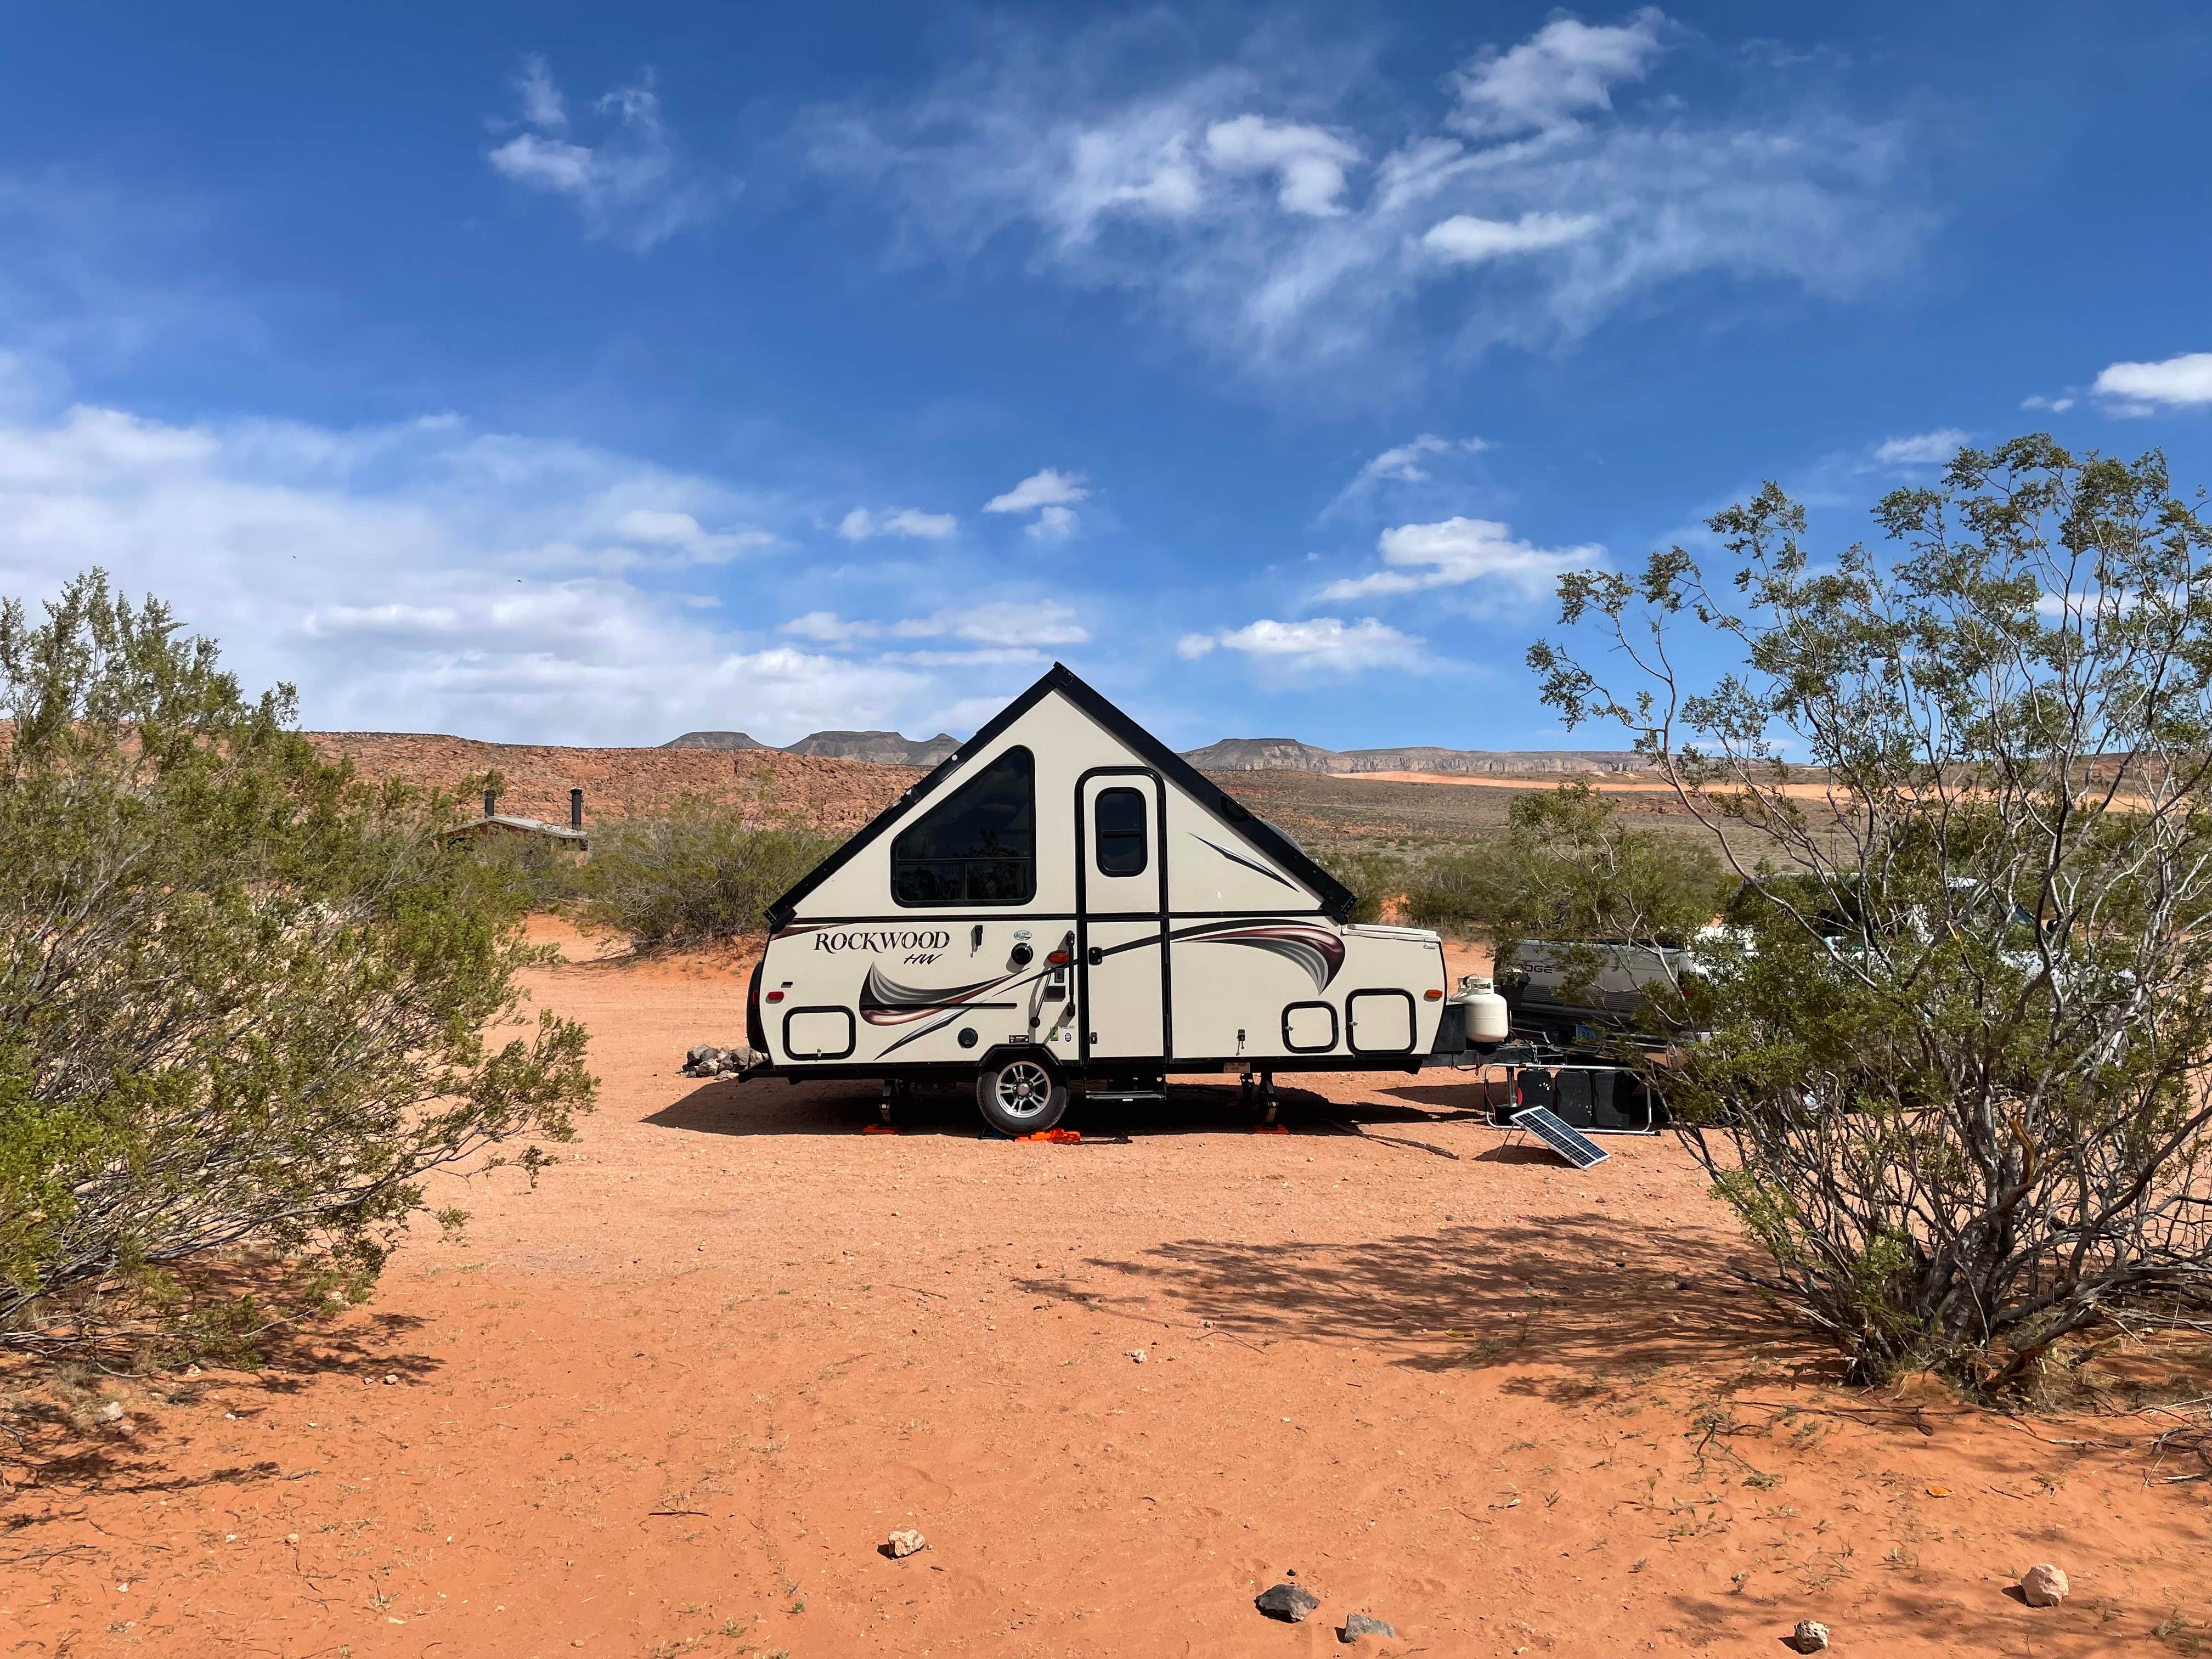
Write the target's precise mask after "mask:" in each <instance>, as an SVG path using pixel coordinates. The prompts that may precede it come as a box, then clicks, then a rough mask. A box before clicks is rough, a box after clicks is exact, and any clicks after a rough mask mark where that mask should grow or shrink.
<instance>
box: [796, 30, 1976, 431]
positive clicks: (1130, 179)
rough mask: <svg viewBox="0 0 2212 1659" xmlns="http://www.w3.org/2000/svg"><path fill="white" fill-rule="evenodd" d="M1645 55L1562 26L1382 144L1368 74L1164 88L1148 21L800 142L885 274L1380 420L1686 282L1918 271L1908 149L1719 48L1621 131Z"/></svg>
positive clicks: (1088, 37)
mask: <svg viewBox="0 0 2212 1659" xmlns="http://www.w3.org/2000/svg"><path fill="white" fill-rule="evenodd" d="M1667 33H1668V26H1667V25H1666V23H1665V20H1664V19H1663V18H1662V17H1661V15H1659V14H1658V13H1656V12H1655V11H1650V10H1645V11H1640V12H1638V13H1636V14H1634V15H1632V17H1631V18H1630V19H1629V21H1627V22H1626V23H1625V24H1620V25H1617V26H1610V27H1593V26H1586V25H1583V24H1581V23H1577V22H1574V21H1571V20H1558V21H1553V22H1551V23H1548V24H1547V25H1545V26H1544V27H1542V28H1541V29H1540V30H1539V31H1537V32H1536V33H1534V35H1533V36H1531V37H1529V38H1528V39H1527V40H1522V41H1521V42H1519V43H1518V44H1512V45H1506V46H1504V47H1503V48H1502V49H1493V50H1491V51H1487V52H1483V53H1481V54H1479V55H1477V56H1476V57H1475V58H1472V59H1470V60H1468V62H1467V63H1466V64H1463V65H1462V67H1461V69H1460V70H1459V73H1458V74H1457V75H1456V76H1455V77H1454V80H1453V82H1452V84H1453V88H1455V92H1454V94H1453V95H1452V97H1451V99H1450V101H1449V103H1447V104H1444V105H1441V106H1432V107H1431V110H1430V111H1429V112H1427V114H1426V115H1425V117H1424V116H1423V115H1421V114H1420V113H1419V112H1418V111H1416V112H1414V113H1413V118H1412V119H1411V121H1410V122H1408V121H1407V120H1405V119H1403V118H1394V119H1393V120H1392V121H1391V122H1390V123H1389V124H1388V125H1384V124H1383V123H1380V122H1379V121H1377V120H1376V118H1375V117H1374V115H1373V113H1372V112H1374V111H1375V110H1376V108H1377V107H1378V100H1377V99H1376V97H1375V96H1373V95H1372V94H1373V93H1374V91H1375V88H1373V87H1372V85H1371V84H1370V83H1369V82H1368V81H1367V80H1366V79H1365V78H1364V76H1365V73H1366V72H1365V70H1364V68H1363V67H1362V66H1361V65H1360V64H1357V63H1347V62H1346V60H1345V55H1344V54H1341V53H1336V54H1327V53H1314V54H1310V55H1307V56H1304V57H1300V56H1298V55H1297V54H1296V53H1293V52H1286V51H1285V49H1284V48H1282V47H1281V46H1280V44H1279V37H1277V36H1273V35H1266V34H1261V35H1255V37H1254V38H1253V39H1252V40H1249V41H1248V42H1247V43H1246V44H1245V46H1244V48H1243V51H1241V52H1238V53H1237V55H1236V56H1235V58H1233V59H1232V60H1229V61H1225V62H1220V63H1217V64H1212V65H1210V66H1207V65H1201V66H1200V67H1198V68H1196V69H1194V70H1183V71H1182V72H1180V73H1179V74H1177V75H1176V76H1172V77H1163V76H1161V75H1160V74H1159V72H1158V70H1157V68H1156V67H1155V66H1156V65H1157V64H1160V63H1162V62H1167V61H1176V59H1178V58H1182V59H1183V60H1185V61H1187V56H1188V39H1187V37H1186V36H1185V34H1184V33H1182V32H1181V30H1180V29H1179V27H1177V26H1176V25H1174V24H1172V23H1171V22H1170V21H1166V20H1164V18H1162V17H1161V16H1158V15H1152V14H1146V15H1142V16H1137V17H1129V18H1124V19H1121V20H1119V21H1113V22H1108V23H1101V24H1098V25H1096V26H1094V27H1090V28H1088V29H1086V30H1084V31H1082V32H1080V33H1075V34H1073V35H1072V36H1069V37H1067V38H1064V39H1058V40H1049V41H1048V40H1043V39H1042V38H1041V37H1040V36H1039V35H1038V34H1036V33H1034V32H1024V31H1021V30H1008V31H1006V32H1004V33H1001V34H1000V35H998V36H996V37H994V44H993V46H992V48H991V51H990V52H989V53H988V54H987V55H986V56H984V57H982V58H979V59H978V60H976V61H975V62H973V63H971V64H969V65H968V66H966V67H964V68H963V69H962V70H958V71H957V72H955V73H953V74H952V75H951V76H948V77H947V78H945V80H944V81H942V82H940V83H939V84H938V85H937V86H935V87H934V88H931V89H929V90H928V91H927V92H926V93H924V94H921V96H919V97H917V98H915V100H911V101H909V102H908V103H906V104H903V105H894V106H882V105H874V106H860V105H857V104H854V105H848V106H841V107H838V108H836V109H822V110H816V111H814V112H811V113H810V114H809V115H808V116H807V117H806V118H805V119H804V120H803V121H802V123H801V134H802V141H803V142H804V143H805V147H806V154H807V156H808V158H809V160H810V161H811V163H812V164H813V166H814V167H816V168H817V169H818V170H819V171H821V172H823V173H827V174H829V175H832V176H834V177H836V178H841V179H846V180H849V181H852V182H854V184H855V185H858V186H860V188H862V189H865V191H866V192H867V195H868V197H869V200H870V201H871V203H872V204H878V205H879V204H883V203H884V202H886V201H888V203H889V204H890V209H891V211H890V216H889V227H890V238H891V242H890V255H891V258H893V260H894V261H895V262H898V263H910V262H915V261H920V260H923V259H928V258H945V259H950V260H956V261H957V260H969V259H979V260H998V259H1006V260H1016V261H1020V262H1022V263H1024V264H1026V265H1027V266H1028V267H1029V268H1030V270H1036V271H1043V272H1048V273H1051V274H1054V275H1056V276H1060V278H1062V279H1063V280H1065V281H1066V282H1068V283H1072V284H1073V285H1075V286H1078V287H1082V288H1089V289H1121V290H1124V291H1127V292H1128V293H1129V294H1131V295H1135V296H1137V297H1138V298H1139V302H1140V303H1142V304H1144V305H1146V307H1149V308H1152V309H1154V310H1156V311H1157V312H1158V313H1159V314H1160V316H1161V318H1162V319H1164V320H1165V322H1166V324H1167V325H1169V327H1170V328H1171V329H1172V330H1173V331H1175V332H1176V333H1178V334H1180V335H1182V336H1183V337H1188V338H1193V339H1195V340H1196V341H1197V342H1198V343H1200V346H1201V347H1202V348H1204V349H1207V350H1209V351H1211V352H1212V353H1214V354H1216V355H1218V356H1221V357H1223V358H1225V359H1227V360H1229V361H1231V362H1235V363H1237V364H1238V365H1240V366H1241V367H1242V368H1243V369H1244V370H1245V371H1246V372H1248V373H1249V374H1251V375H1253V376H1254V377H1255V379H1258V380H1267V381H1272V380H1302V379H1307V378H1310V377H1313V376H1316V375H1321V374H1330V373H1332V372H1341V371H1344V370H1346V369H1347V368H1352V367H1353V366H1357V370H1358V383H1359V385H1360V386H1362V387H1363V389H1364V392H1365V394H1366V395H1368V396H1370V397H1376V396H1380V395H1382V394H1383V393H1384V392H1387V391H1389V389H1390V388H1391V387H1392V386H1394V385H1395V383H1397V382H1399V381H1402V380H1406V379H1407V378H1410V377H1419V376H1422V375H1425V374H1434V373H1437V372H1439V371H1442V370H1445V369H1448V368H1454V367H1457V366H1459V365H1462V364H1463V363H1464V362H1466V361H1467V360H1468V359H1469V358H1471V357H1473V356H1475V355H1477V354H1479V353H1480V351H1481V350H1483V349H1485V348H1486V347H1488V346H1490V345H1492V344H1494V343H1500V342H1510V343H1519V344H1523V345H1528V346H1532V347H1540V348H1541V347H1548V346H1552V345H1555V344H1556V343H1559V342H1560V341H1562V340H1573V339H1577V338H1579V337H1583V336H1585V335H1587V334H1588V333H1589V332H1590V331H1592V330H1593V329H1595V328H1596V327H1597V326H1598V325H1601V323H1603V322H1604V321H1605V320H1606V319H1608V318H1609V317H1612V316H1613V315H1614V314H1616V313H1619V312H1620V311H1621V310H1622V309H1623V308H1625V307H1631V306H1637V307H1649V306H1650V303H1651V296H1653V295H1655V294H1656V293H1658V292H1660V291H1662V290H1663V289H1666V288H1667V287H1668V285H1670V284H1673V283H1679V282H1680V281H1681V280H1682V279H1685V278H1689V277H1693V276H1725V277H1729V278H1733V279H1735V280H1738V281H1744V282H1770V283H1786V284H1790V285H1792V286H1794V287H1796V288H1798V289H1803V290H1807V291H1809V292H1812V293H1815V294H1819V295H1824V296H1849V295H1853V294H1856V293H1857V292H1859V291H1861V290H1862V289H1865V288H1866V287H1868V286H1869V285H1871V284H1873V283H1877V282H1879V281H1881V280H1883V279H1885V278H1887V277H1888V276H1892V275H1893V274H1895V273H1896V272H1898V271H1899V270H1900V268H1902V267H1904V266H1905V265H1907V264H1909V263H1910V262H1911V259H1912V258H1913V257H1914V255H1915V254H1916V253H1917V248H1918V246H1919V244H1920V242H1921V241H1922V240H1923V237H1924V235H1925V234H1926V232H1927V230H1928V228H1929V225H1930V223H1931V222H1932V216H1931V215H1930V213H1929V211H1928V210H1926V209H1925V207H1924V206H1923V203H1924V202H1925V201H1926V200H1928V199H1929V197H1928V190H1927V186H1926V184H1925V156H1926V145H1925V144H1924V143H1922V142H1921V141H1920V140H1919V138H1918V137H1917V136H1916V135H1915V134H1914V133H1913V132H1912V131H1910V130H1909V129H1908V128H1907V127H1906V126H1905V125H1903V124H1902V123H1885V122H1881V121H1872V120H1867V119H1863V118H1859V117H1857V116H1856V115H1853V114H1848V113H1844V112H1839V110H1838V107H1837V106H1836V105H1835V104H1834V103H1833V102H1832V101H1830V100H1827V99H1825V98H1824V97H1823V96H1821V95H1820V88H1819V86H1818V84H1817V83H1816V82H1813V81H1812V79H1811V77H1812V76H1814V75H1815V74H1816V73H1818V71H1817V70H1815V69H1813V68H1802V69H1789V68H1782V67H1778V66H1777V65H1776V64H1775V63H1774V62H1773V61H1771V58H1761V57H1759V56H1758V55H1756V54H1749V53H1733V54H1729V55H1727V56H1725V57H1723V56H1722V55H1720V54H1719V53H1718V52H1715V51H1713V50H1711V49H1710V48H1708V49H1705V61H1704V64H1703V65H1702V66H1703V67H1705V68H1707V69H1710V70H1711V71H1712V72H1711V73H1710V74H1706V75H1703V76H1700V78H1699V80H1698V81H1696V82H1691V83H1689V84H1690V85H1691V86H1692V88H1693V89H1694V92H1695V94H1696V96H1697V97H1698V98H1699V100H1702V102H1701V104H1696V105H1693V104H1691V103H1688V102H1686V101H1685V100H1683V99H1681V98H1676V97H1669V96H1664V95H1662V94H1658V93H1656V92H1655V93H1653V94H1650V95H1645V96H1639V97H1638V99H1637V100H1634V102H1633V103H1629V102H1627V101H1626V100H1620V94H1621V92H1622V91H1623V89H1624V88H1629V87H1632V86H1633V85H1634V84H1636V83H1638V82H1642V81H1643V80H1644V79H1645V78H1646V77H1647V76H1649V75H1650V73H1651V72H1652V70H1654V68H1655V67H1656V64H1657V63H1658V60H1659V58H1660V55H1661V51H1660V48H1661V43H1662V40H1663V39H1664V37H1665V36H1666V34H1667ZM1694 44H1695V43H1694V41H1692V42H1690V45H1692V46H1694ZM1133 80H1134V81H1135V82H1136V84H1137V85H1138V86H1139V88H1140V89H1139V90H1137V91H1134V92H1132V91H1131V90H1130V89H1129V88H1130V86H1131V83H1132V81H1133ZM1616 101H1620V105H1621V106H1620V107H1619V108H1615V107H1614V105H1615V103H1616ZM1540 252H1541V256H1542V257H1541V258H1538V257H1531V256H1534V255H1536V254H1538V253H1540ZM1509 255H1517V256H1519V257H1507V256H1509ZM1440 322H1441V327H1442V330H1443V336H1444V349H1442V350H1439V349H1437V331H1438V327H1439V323H1440ZM1378 348H1381V349H1387V350H1388V351H1389V362H1390V363H1391V364H1393V365H1395V373H1394V374H1378V373H1377V372H1376V369H1377V363H1376V354H1377V350H1378Z"/></svg>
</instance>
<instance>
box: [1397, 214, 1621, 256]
mask: <svg viewBox="0 0 2212 1659" xmlns="http://www.w3.org/2000/svg"><path fill="white" fill-rule="evenodd" d="M1598 224H1599V220H1598V218H1597V216H1596V215H1595V214H1590V213H1576V214H1565V213H1524V214H1522V216H1520V217H1519V218H1518V219H1515V220H1513V221H1511V222H1507V221H1505V220H1503V219H1477V218H1475V217H1474V216H1472V215H1470V214H1465V213H1462V214H1456V215H1455V216H1453V217H1451V218H1449V219H1446V220H1443V221H1442V222H1439V223H1437V224H1434V225H1431V226H1430V227H1429V230H1428V234H1426V235H1425V236H1423V237H1422V238H1421V246H1423V247H1425V248H1427V249H1428V250H1429V251H1430V252H1431V253H1434V254H1437V256H1439V257H1440V258H1444V259H1448V260H1450V261H1451V262H1452V263H1454V264H1462V265H1472V264H1481V263H1482V261H1484V260H1485V259H1498V258H1504V257H1505V256H1506V255H1507V254H1511V253H1535V252H1541V251H1542V250H1543V249H1545V248H1549V247H1565V246H1566V245H1567V244H1568V243H1569V242H1578V241H1580V240H1582V239H1583V237H1585V236H1588V235H1589V234H1591V233H1592V232H1594V231H1595V230H1596V229H1597V228H1598Z"/></svg>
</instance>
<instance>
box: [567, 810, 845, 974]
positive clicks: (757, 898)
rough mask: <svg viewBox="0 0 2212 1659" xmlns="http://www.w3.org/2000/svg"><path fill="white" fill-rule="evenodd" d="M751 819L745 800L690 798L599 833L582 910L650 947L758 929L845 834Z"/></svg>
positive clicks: (691, 942)
mask: <svg viewBox="0 0 2212 1659" xmlns="http://www.w3.org/2000/svg"><path fill="white" fill-rule="evenodd" d="M747 816H748V815H747V812H746V811H745V810H744V808H741V807H738V806H732V805H723V804H720V803H718V802H715V801H712V800H707V799H697V798H687V799H684V800H680V801H678V802H677V803H676V804H675V805H673V806H672V807H671V808H670V809H669V811H666V812H665V813H664V814H662V815H661V816H659V817H651V818H635V819H631V820H629V822H627V823H616V824H611V825H609V826H607V827H606V828H605V829H596V830H594V831H593V832H592V857H591V862H590V863H589V864H588V865H587V866H586V868H585V871H584V873H583V876H582V878H581V883H582V894H583V896H582V900H581V903H580V910H581V914H582V915H583V916H584V917H585V919H586V921H590V922H592V923H593V924H595V925H597V926H599V927H608V928H611V929H613V930H615V931H617V932H618V933H625V934H627V935H629V939H630V941H631V943H632V944H633V945H636V946H637V947H638V948H639V949H641V950H653V949H659V948H663V947H667V946H675V945H702V944H707V943H708V942H711V941H713V940H716V939H736V938H739V937H741V936H743V935H744V934H747V933H757V932H759V931H760V930H761V928H762V927H763V915H762V913H763V911H765V910H766V909H767V908H768V907H769V905H770V904H772V903H773V902H775V900H777V899H778V898H780V897H781V896H783V894H784V893H785V892H786V891H787V890H788V889H789V888H790V887H791V886H792V884H793V883H795V882H796V881H798V880H799V878H800V877H801V876H804V875H805V873H806V872H808V871H810V870H811V869H812V868H813V867H814V866H816V865H817V864H819V863H820V862H821V861H822V860H823V859H825V858H827V857H828V856H829V854H830V853H831V852H832V851H834V850H835V849H836V846H837V840H836V837H835V836H825V835H823V834H821V833H819V832H818V831H817V830H813V829H806V828H805V827H804V826H802V825H797V824H790V823H769V824H766V825H762V824H756V823H749V822H747Z"/></svg>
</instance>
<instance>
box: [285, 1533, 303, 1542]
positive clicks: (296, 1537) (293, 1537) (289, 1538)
mask: <svg viewBox="0 0 2212 1659" xmlns="http://www.w3.org/2000/svg"><path fill="white" fill-rule="evenodd" d="M284 1541H285V1542H286V1543H288V1544H296V1543H298V1542H299V1541H300V1534H298V1533H296V1532H288V1533H286V1534H284Z"/></svg>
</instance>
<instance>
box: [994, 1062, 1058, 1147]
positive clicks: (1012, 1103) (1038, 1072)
mask: <svg viewBox="0 0 2212 1659" xmlns="http://www.w3.org/2000/svg"><path fill="white" fill-rule="evenodd" d="M975 1104H976V1105H977V1106H978V1107H979V1108H981V1110H982V1113H983V1121H984V1122H986V1123H987V1124H989V1125H990V1126H991V1127H993V1128H994V1129H996V1130H997V1131H998V1132H999V1133H1000V1134H1002V1135H1033V1134H1036V1133H1038V1132H1039V1131H1040V1130H1043V1129H1049V1128H1051V1127H1054V1125H1055V1124H1057V1123H1058V1122H1059V1121H1060V1118H1061V1116H1062V1115H1063V1114H1065V1113H1066V1110H1067V1085H1066V1083H1065V1082H1063V1081H1062V1080H1061V1079H1060V1073H1058V1072H1057V1071H1056V1070H1054V1068H1053V1067H1052V1066H1049V1065H1048V1064H1047V1063H1046V1062H1045V1061H1044V1060H1041V1059H1039V1058H1038V1057H1037V1056H1036V1055H1034V1054H1014V1055H1011V1056H1009V1057H1008V1058H1006V1059H1005V1060H1000V1062H999V1063H998V1064H997V1065H995V1066H985V1067H984V1068H983V1069H982V1071H981V1073H978V1074H977V1075H976V1079H975Z"/></svg>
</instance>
